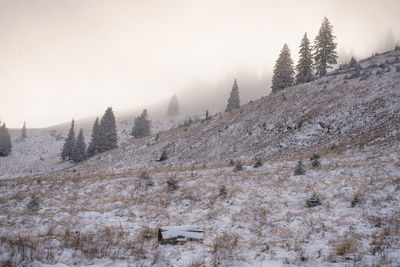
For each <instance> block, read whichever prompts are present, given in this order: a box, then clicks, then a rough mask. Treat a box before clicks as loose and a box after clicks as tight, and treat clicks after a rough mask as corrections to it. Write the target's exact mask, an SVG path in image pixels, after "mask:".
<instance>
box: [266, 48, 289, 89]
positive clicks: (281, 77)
mask: <svg viewBox="0 0 400 267" xmlns="http://www.w3.org/2000/svg"><path fill="white" fill-rule="evenodd" d="M293 83H294V70H293V60H292V57H291V55H290V50H289V47H288V45H287V44H284V45H283V48H282V50H281V53H280V54H279V57H278V59H277V60H276V62H275V66H274V75H273V77H272V86H271V88H272V93H276V92H278V91H280V90H282V89H283V88H286V87H288V86H291V85H293Z"/></svg>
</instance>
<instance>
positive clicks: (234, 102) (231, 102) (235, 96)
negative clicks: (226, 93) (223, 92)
mask: <svg viewBox="0 0 400 267" xmlns="http://www.w3.org/2000/svg"><path fill="white" fill-rule="evenodd" d="M236 108H240V99H239V87H238V84H237V81H236V79H235V80H234V81H233V86H232V91H231V95H230V97H229V99H228V105H227V106H226V110H225V111H231V110H233V109H236Z"/></svg>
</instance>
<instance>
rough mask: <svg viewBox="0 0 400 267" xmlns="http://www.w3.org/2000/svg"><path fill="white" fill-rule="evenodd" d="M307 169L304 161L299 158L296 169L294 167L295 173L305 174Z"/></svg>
mask: <svg viewBox="0 0 400 267" xmlns="http://www.w3.org/2000/svg"><path fill="white" fill-rule="evenodd" d="M305 173H306V171H305V170H304V165H303V161H302V160H299V161H298V162H297V165H296V169H294V175H303V174H305Z"/></svg>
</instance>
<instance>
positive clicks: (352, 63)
mask: <svg viewBox="0 0 400 267" xmlns="http://www.w3.org/2000/svg"><path fill="white" fill-rule="evenodd" d="M356 65H357V59H355V58H354V57H351V59H350V62H349V68H353V67H355V66H356Z"/></svg>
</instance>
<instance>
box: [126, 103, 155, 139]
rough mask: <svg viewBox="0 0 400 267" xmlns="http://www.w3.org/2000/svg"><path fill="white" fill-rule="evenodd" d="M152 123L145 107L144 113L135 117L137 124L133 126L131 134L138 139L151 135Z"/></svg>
mask: <svg viewBox="0 0 400 267" xmlns="http://www.w3.org/2000/svg"><path fill="white" fill-rule="evenodd" d="M150 123H151V121H150V120H149V114H148V113H147V110H146V109H144V110H143V112H142V114H141V115H140V116H138V117H136V118H135V125H134V126H133V128H132V132H131V135H133V136H134V137H135V138H136V139H137V138H141V137H144V136H149V135H150V134H151V130H150Z"/></svg>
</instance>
